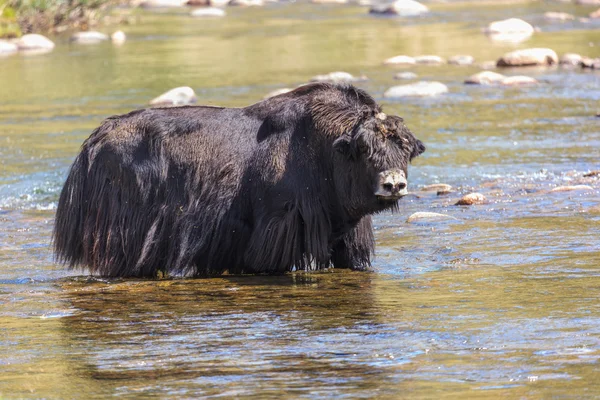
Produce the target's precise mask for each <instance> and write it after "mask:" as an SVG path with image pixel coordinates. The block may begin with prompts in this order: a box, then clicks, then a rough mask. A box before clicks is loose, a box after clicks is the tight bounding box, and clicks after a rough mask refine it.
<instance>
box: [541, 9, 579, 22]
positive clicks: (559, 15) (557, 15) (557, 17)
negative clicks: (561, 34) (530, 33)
mask: <svg viewBox="0 0 600 400" xmlns="http://www.w3.org/2000/svg"><path fill="white" fill-rule="evenodd" d="M544 18H546V19H547V20H550V21H571V20H574V19H575V17H574V16H573V15H571V14H569V13H565V12H556V11H548V12H546V13H544Z"/></svg>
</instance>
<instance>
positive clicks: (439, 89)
mask: <svg viewBox="0 0 600 400" xmlns="http://www.w3.org/2000/svg"><path fill="white" fill-rule="evenodd" d="M447 92H448V86H446V85H444V84H443V83H441V82H434V81H420V82H416V83H411V84H408V85H398V86H392V87H391V88H389V89H388V90H386V91H385V93H384V94H383V97H386V98H392V99H394V98H401V97H414V96H421V97H423V96H436V95H439V94H443V93H447Z"/></svg>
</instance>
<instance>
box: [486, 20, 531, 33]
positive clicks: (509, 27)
mask: <svg viewBox="0 0 600 400" xmlns="http://www.w3.org/2000/svg"><path fill="white" fill-rule="evenodd" d="M534 31H535V30H534V28H533V26H532V25H531V24H530V23H528V22H526V21H523V20H522V19H519V18H509V19H504V20H502V21H494V22H492V23H490V24H489V25H488V26H487V28H486V29H485V33H487V34H497V33H529V34H531V35H533V32H534Z"/></svg>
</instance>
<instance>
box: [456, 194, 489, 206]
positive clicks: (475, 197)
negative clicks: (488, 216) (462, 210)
mask: <svg viewBox="0 0 600 400" xmlns="http://www.w3.org/2000/svg"><path fill="white" fill-rule="evenodd" d="M485 203H487V199H486V197H485V196H484V195H482V194H481V193H469V194H467V195H464V196H463V197H462V198H461V199H460V200H458V201H457V202H456V205H457V206H472V205H475V204H485Z"/></svg>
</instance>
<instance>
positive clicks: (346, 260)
mask: <svg viewBox="0 0 600 400" xmlns="http://www.w3.org/2000/svg"><path fill="white" fill-rule="evenodd" d="M374 250H375V240H374V238H373V224H372V221H371V216H370V215H367V216H366V217H363V218H362V219H361V220H360V221H359V222H358V224H357V225H356V226H355V227H354V228H352V230H350V231H349V232H347V233H346V234H345V235H344V236H342V237H341V238H340V239H339V240H338V241H337V243H336V244H335V245H334V246H333V249H332V255H331V261H332V262H333V266H334V267H335V268H351V269H354V270H366V269H369V268H370V267H371V254H373V251H374Z"/></svg>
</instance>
